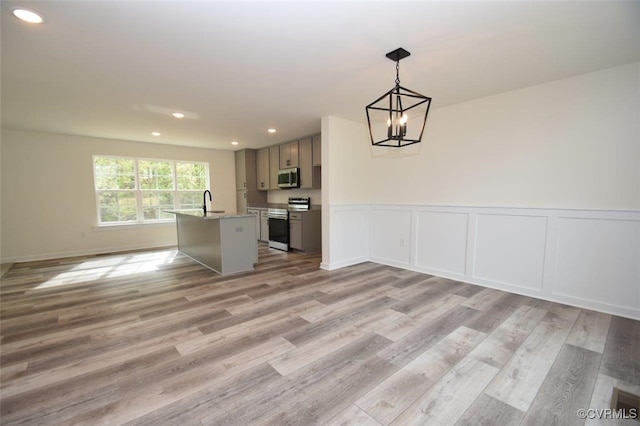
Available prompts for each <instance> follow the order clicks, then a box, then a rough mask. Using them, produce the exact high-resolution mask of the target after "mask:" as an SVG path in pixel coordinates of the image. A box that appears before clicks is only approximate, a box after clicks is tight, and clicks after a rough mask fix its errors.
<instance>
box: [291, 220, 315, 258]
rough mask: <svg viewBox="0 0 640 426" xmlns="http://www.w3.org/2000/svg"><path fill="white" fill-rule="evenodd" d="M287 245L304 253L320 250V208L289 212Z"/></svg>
mask: <svg viewBox="0 0 640 426" xmlns="http://www.w3.org/2000/svg"><path fill="white" fill-rule="evenodd" d="M289 247H290V248H291V249H292V250H298V251H302V252H305V253H316V252H319V251H321V250H322V230H321V213H320V210H309V211H303V212H295V213H293V212H291V213H289Z"/></svg>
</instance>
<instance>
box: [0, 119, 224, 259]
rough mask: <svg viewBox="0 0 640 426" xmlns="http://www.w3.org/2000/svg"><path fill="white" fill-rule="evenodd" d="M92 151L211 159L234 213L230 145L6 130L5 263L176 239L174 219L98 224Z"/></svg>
mask: <svg viewBox="0 0 640 426" xmlns="http://www.w3.org/2000/svg"><path fill="white" fill-rule="evenodd" d="M93 155H116V156H131V157H139V158H159V159H171V160H189V161H204V162H208V163H209V172H210V179H211V192H212V195H213V205H214V206H215V208H220V209H222V210H226V211H235V208H236V207H235V205H236V202H235V197H236V192H235V182H234V179H233V178H232V179H229V177H230V176H232V177H233V176H235V171H234V170H235V160H234V153H233V152H232V151H223V150H213V149H200V148H188V147H178V146H172V145H160V144H150V143H144V142H135V141H122V140H113V139H101V138H92V137H83V136H71V135H61V134H51V133H40V132H27V131H20V130H12V129H2V158H1V160H2V170H1V174H2V176H1V184H2V187H1V188H2V193H1V198H2V204H1V208H2V212H1V217H2V222H1V227H2V240H1V243H0V244H1V248H2V251H1V253H0V255H1V256H2V262H20V261H28V260H39V259H47V258H57V257H65V256H75V255H84V254H92V253H105V252H114V251H122V250H131V249H140V248H153V247H164V246H172V245H175V244H176V243H177V241H176V229H175V223H173V222H171V223H165V224H157V225H132V226H119V227H115V228H97V227H96V226H97V208H96V202H95V192H94V184H93Z"/></svg>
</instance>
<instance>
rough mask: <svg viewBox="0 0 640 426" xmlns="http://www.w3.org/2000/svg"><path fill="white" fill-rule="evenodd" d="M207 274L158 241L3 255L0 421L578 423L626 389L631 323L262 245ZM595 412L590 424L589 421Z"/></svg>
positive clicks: (639, 375) (638, 382)
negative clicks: (244, 267)
mask: <svg viewBox="0 0 640 426" xmlns="http://www.w3.org/2000/svg"><path fill="white" fill-rule="evenodd" d="M259 259H260V260H259V263H258V265H257V267H256V270H255V271H252V272H249V273H242V274H236V275H230V276H224V277H223V276H220V275H217V274H215V273H213V272H211V271H209V270H208V269H206V268H204V267H202V266H201V265H199V264H197V263H196V262H194V261H192V260H191V259H189V258H187V257H185V256H183V255H181V254H180V253H178V252H176V251H175V250H172V249H165V250H152V251H145V252H131V253H120V254H111V255H103V256H92V257H82V258H69V259H59V260H51V261H41V262H30V263H18V264H15V265H13V266H12V267H11V268H10V269H9V270H8V271H7V272H6V273H5V274H4V275H3V276H2V279H1V282H0V297H1V300H0V302H1V303H0V320H1V322H0V339H1V340H0V349H1V354H0V423H2V425H17V424H22V425H33V424H46V425H85V424H104V425H120V424H127V425H164V424H167V425H178V424H180V425H183V424H186V425H225V424H226V425H254V424H259V425H283V424H321V425H325V424H326V425H356V424H357V425H374V426H375V425H378V426H379V425H431V424H433V425H438V426H440V425H447V424H451V425H472V424H473V425H475V424H486V425H494V424H501V425H519V424H522V425H533V424H566V425H582V424H585V420H584V419H581V418H579V417H578V415H577V410H578V409H581V408H584V409H588V408H592V409H604V408H609V407H608V405H607V404H608V403H609V400H610V397H611V390H612V389H611V388H612V386H614V385H615V386H617V387H619V388H621V389H623V390H626V391H627V392H631V393H636V394H637V393H640V322H639V321H634V320H630V319H626V318H620V317H615V316H611V315H606V314H602V313H598V312H593V311H588V310H583V309H578V308H575V307H570V306H565V305H561V304H556V303H551V302H545V301H540V300H536V299H533V298H530V297H525V296H519V295H515V294H509V293H505V292H502V291H498V290H492V289H485V288H482V287H478V286H473V285H469V284H465V283H460V282H456V281H452V280H448V279H444V278H438V277H431V276H429V275H425V274H420V273H416V272H411V271H406V270H401V269H398V268H394V267H389V266H384V265H378V264H374V263H364V264H360V265H355V266H351V267H347V268H342V269H339V270H336V271H331V272H329V271H324V270H321V269H319V263H320V258H319V257H318V256H303V255H300V254H294V253H283V252H280V251H277V250H272V249H269V248H268V247H266V246H264V245H261V246H260V249H259ZM592 422H593V420H589V421H588V424H595V423H592Z"/></svg>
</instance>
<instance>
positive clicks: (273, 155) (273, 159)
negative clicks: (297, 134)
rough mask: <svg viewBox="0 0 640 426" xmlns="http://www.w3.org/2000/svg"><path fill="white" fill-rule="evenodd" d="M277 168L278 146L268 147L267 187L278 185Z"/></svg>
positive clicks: (278, 161)
mask: <svg viewBox="0 0 640 426" xmlns="http://www.w3.org/2000/svg"><path fill="white" fill-rule="evenodd" d="M278 170H280V146H279V145H276V146H271V147H269V189H280V188H279V187H278Z"/></svg>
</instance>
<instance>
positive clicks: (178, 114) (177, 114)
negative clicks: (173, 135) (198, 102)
mask: <svg viewBox="0 0 640 426" xmlns="http://www.w3.org/2000/svg"><path fill="white" fill-rule="evenodd" d="M171 115H173V116H174V117H175V118H184V114H183V113H181V112H174V113H173V114H171Z"/></svg>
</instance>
